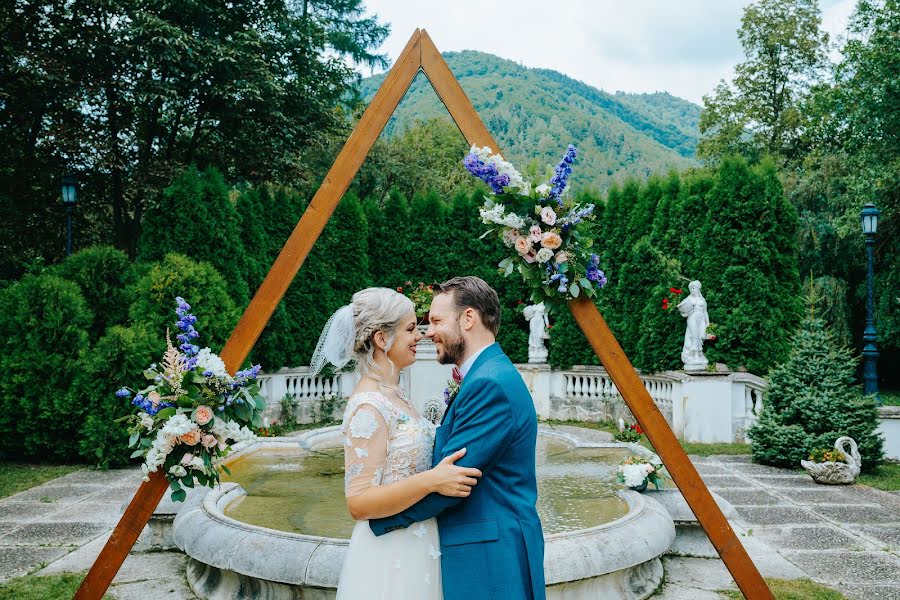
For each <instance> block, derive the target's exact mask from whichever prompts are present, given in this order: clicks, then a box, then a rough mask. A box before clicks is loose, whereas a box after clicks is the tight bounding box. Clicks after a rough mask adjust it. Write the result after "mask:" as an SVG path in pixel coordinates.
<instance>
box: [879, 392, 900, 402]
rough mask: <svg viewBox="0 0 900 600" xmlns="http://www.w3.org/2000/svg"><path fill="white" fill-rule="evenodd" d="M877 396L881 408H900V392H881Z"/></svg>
mask: <svg viewBox="0 0 900 600" xmlns="http://www.w3.org/2000/svg"><path fill="white" fill-rule="evenodd" d="M878 396H879V397H880V398H881V405H882V406H900V390H881V391H880V392H878Z"/></svg>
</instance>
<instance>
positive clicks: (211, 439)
mask: <svg viewBox="0 0 900 600" xmlns="http://www.w3.org/2000/svg"><path fill="white" fill-rule="evenodd" d="M200 443H201V444H203V447H204V448H206V449H207V450H211V449H212V448H215V447H216V444H218V443H219V440H217V439H216V436H214V435H212V434H206V435H204V436H203V439H202V440H201V441H200Z"/></svg>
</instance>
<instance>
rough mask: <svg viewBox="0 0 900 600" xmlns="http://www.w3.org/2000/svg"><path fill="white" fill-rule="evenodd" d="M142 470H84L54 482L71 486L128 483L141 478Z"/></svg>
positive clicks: (58, 478)
mask: <svg viewBox="0 0 900 600" xmlns="http://www.w3.org/2000/svg"><path fill="white" fill-rule="evenodd" d="M140 473H141V470H140V469H110V470H108V471H102V470H99V469H82V470H80V471H73V472H71V473H68V474H66V475H63V476H62V477H57V478H56V479H54V480H53V483H54V484H56V485H60V484H62V485H71V484H76V483H88V484H93V485H111V484H116V483H122V482H124V481H128V480H130V479H132V478H134V477H140V476H141V475H140Z"/></svg>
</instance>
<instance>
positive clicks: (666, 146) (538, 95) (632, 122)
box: [361, 51, 700, 190]
mask: <svg viewBox="0 0 900 600" xmlns="http://www.w3.org/2000/svg"><path fill="white" fill-rule="evenodd" d="M444 58H445V60H446V61H447V64H449V66H450V69H451V70H452V71H453V73H454V74H455V75H456V77H457V79H459V82H460V84H461V85H462V87H463V89H464V90H465V91H466V93H467V94H468V96H469V98H470V99H471V100H472V102H473V103H474V104H475V108H476V109H477V110H478V113H479V114H480V115H481V118H482V119H483V120H484V122H485V124H486V125H487V126H488V129H489V130H490V131H491V133H492V134H493V135H494V137H495V138H496V139H497V142H498V143H499V144H500V146H501V148H502V149H503V150H504V151H505V152H506V154H507V155H508V158H510V159H511V160H512V161H513V162H514V163H516V164H517V165H519V166H520V167H521V168H524V167H526V166H527V164H528V163H529V162H531V161H536V164H535V165H534V166H537V167H538V168H543V167H544V166H545V165H549V164H555V163H556V162H557V161H558V160H559V158H560V157H561V156H562V153H563V152H564V150H565V147H566V145H567V144H569V143H573V144H575V146H576V147H577V148H578V150H579V152H580V159H579V166H578V168H577V169H576V170H575V172H574V173H573V184H574V185H575V186H577V187H591V188H595V189H599V190H605V189H607V188H608V187H609V185H610V184H611V183H612V181H615V180H621V179H623V178H625V177H627V176H629V175H636V176H639V177H644V176H646V175H648V174H650V173H653V172H660V171H665V170H667V169H668V168H671V167H675V168H682V167H685V166H688V165H690V164H692V163H693V162H694V150H695V148H696V145H697V136H698V134H697V122H698V119H699V115H700V107H699V106H697V105H694V104H691V103H690V102H687V101H686V100H682V99H680V98H676V97H674V96H671V95H670V94H667V93H655V94H626V93H622V92H618V93H615V94H610V93H608V92H604V91H602V90H598V89H597V88H594V87H591V86H589V85H587V84H585V83H582V82H580V81H576V80H574V79H572V78H570V77H567V76H565V75H563V74H561V73H558V72H556V71H551V70H548V69H530V68H527V67H524V66H521V65H519V64H517V63H516V62H514V61H511V60H505V59H502V58H499V57H497V56H493V55H491V54H485V53H483V52H474V51H464V52H447V53H445V54H444ZM384 77H385V75H384V74H380V75H375V76H372V77H368V78H366V79H364V80H363V81H362V84H361V94H362V96H363V98H365V99H367V100H369V99H371V98H372V96H374V94H375V92H376V91H377V90H378V87H379V86H380V85H381V82H382V81H383V80H384ZM444 115H445V116H447V118H448V119H449V115H448V114H447V112H446V109H444V107H443V106H442V105H441V104H440V101H439V100H438V98H437V96H436V94H435V93H434V91H433V90H432V89H431V86H429V85H428V82H427V81H426V79H425V77H424V76H423V75H422V74H420V75H419V77H417V78H416V80H415V81H414V82H413V85H412V87H411V88H410V90H409V93H408V94H407V96H406V97H405V98H404V99H403V102H402V103H401V105H400V107H399V108H398V109H397V112H396V114H395V116H394V117H393V118H392V119H391V121H390V123H389V124H388V127H387V130H386V135H393V134H396V133H398V132H400V131H403V130H404V129H405V128H406V127H407V126H408V125H409V124H410V123H412V122H413V121H415V120H416V119H429V118H434V117H439V116H444ZM533 164H534V163H533Z"/></svg>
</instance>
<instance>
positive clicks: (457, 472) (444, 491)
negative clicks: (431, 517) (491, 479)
mask: <svg viewBox="0 0 900 600" xmlns="http://www.w3.org/2000/svg"><path fill="white" fill-rule="evenodd" d="M465 455H466V449H465V448H463V449H462V450H457V451H456V452H454V453H453V454H451V455H450V456H448V457H447V458H445V459H444V460H442V461H441V462H439V463H438V464H437V465H436V466H435V467H433V468H432V469H431V470H430V471H428V474H429V475H430V478H431V491H433V492H437V493H438V494H441V495H442V496H454V497H457V498H465V497H467V496H468V495H469V494H471V493H472V488H473V487H474V486H475V484H477V483H478V479H477V478H478V477H481V471H479V470H478V469H474V468H470V467H458V466H456V465H455V464H454V463H455V462H456V461H458V460H459V459H460V458H462V457H463V456H465Z"/></svg>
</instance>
